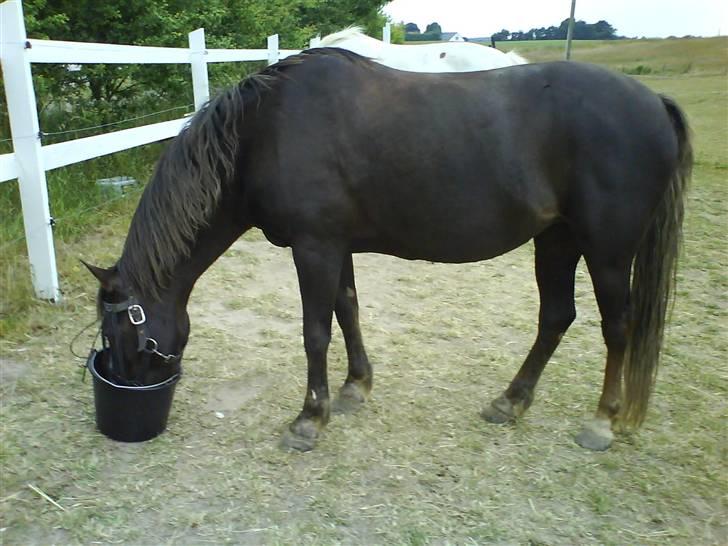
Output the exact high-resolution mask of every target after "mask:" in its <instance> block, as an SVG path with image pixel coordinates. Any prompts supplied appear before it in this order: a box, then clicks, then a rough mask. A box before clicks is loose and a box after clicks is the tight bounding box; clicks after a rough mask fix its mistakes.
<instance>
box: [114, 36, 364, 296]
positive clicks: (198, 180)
mask: <svg viewBox="0 0 728 546" xmlns="http://www.w3.org/2000/svg"><path fill="white" fill-rule="evenodd" d="M321 55H338V56H341V57H345V58H347V59H349V60H351V61H363V60H364V59H363V58H362V57H360V56H358V55H356V54H355V53H352V52H349V51H345V50H341V49H328V48H320V49H312V50H308V51H305V52H303V53H300V54H298V55H293V56H291V57H287V58H286V59H284V60H282V61H280V62H278V63H276V64H274V65H271V66H269V67H267V68H266V69H264V70H262V71H261V72H258V73H256V74H253V75H251V76H249V77H247V78H246V79H244V80H243V81H241V82H240V83H239V84H237V85H235V86H233V87H231V88H229V89H226V90H225V91H223V92H222V93H220V94H219V95H218V96H217V97H215V98H213V99H212V100H210V101H209V102H208V103H207V104H206V105H205V106H203V107H202V108H201V109H200V111H198V112H197V113H196V114H195V116H194V117H193V118H192V120H191V122H190V123H189V124H188V125H187V126H186V127H185V128H183V129H182V131H181V132H180V133H179V135H177V137H175V138H174V140H173V141H172V142H171V144H170V145H169V146H168V148H167V149H166V150H165V151H164V153H163V154H162V156H161V158H160V159H159V161H158V162H157V165H156V168H155V172H154V174H153V176H152V179H151V182H150V183H149V185H148V186H147V187H146V188H145V190H144V194H143V195H142V198H141V200H140V201H139V205H138V207H137V210H136V212H135V213H134V217H133V218H132V221H131V225H130V227H129V233H128V234H127V238H126V242H125V244H124V251H123V252H122V255H121V258H120V259H119V262H118V268H119V271H120V272H121V274H122V276H123V278H125V279H126V280H127V281H128V282H129V284H130V287H129V288H130V289H131V290H132V292H133V293H134V294H135V295H137V296H148V297H152V298H154V299H159V297H160V295H161V290H162V289H163V288H164V287H165V286H166V285H167V284H168V282H169V278H170V275H171V273H172V271H173V268H174V267H175V265H176V264H177V263H178V261H179V260H180V258H182V257H186V256H189V254H190V251H191V250H192V245H193V243H194V241H195V238H196V234H197V232H198V230H199V229H200V228H202V227H204V226H206V225H207V224H208V222H209V220H210V217H211V215H212V213H213V212H214V211H215V209H216V207H217V205H218V202H219V199H220V195H221V193H222V190H223V188H224V186H225V184H227V183H229V182H230V181H231V180H233V178H234V174H235V172H234V171H235V162H236V157H237V152H238V142H239V138H240V126H241V122H242V120H243V114H244V111H245V107H246V105H249V104H253V105H254V104H256V103H258V104H259V102H260V100H261V99H262V98H264V96H265V95H266V94H267V93H268V92H269V91H270V90H271V89H273V88H274V87H275V86H276V84H277V82H279V81H280V80H282V79H283V78H284V77H285V72H286V70H287V69H288V68H289V67H291V66H294V65H298V64H302V63H305V62H306V60H307V59H308V58H311V57H315V56H321Z"/></svg>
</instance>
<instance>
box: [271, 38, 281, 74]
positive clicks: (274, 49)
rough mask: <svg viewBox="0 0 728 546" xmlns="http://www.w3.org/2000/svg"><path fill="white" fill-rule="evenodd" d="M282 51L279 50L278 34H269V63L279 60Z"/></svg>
mask: <svg viewBox="0 0 728 546" xmlns="http://www.w3.org/2000/svg"><path fill="white" fill-rule="evenodd" d="M279 58H280V51H279V50H278V34H273V35H272V36H268V65H269V66H270V65H272V64H275V63H277V62H278V59H279Z"/></svg>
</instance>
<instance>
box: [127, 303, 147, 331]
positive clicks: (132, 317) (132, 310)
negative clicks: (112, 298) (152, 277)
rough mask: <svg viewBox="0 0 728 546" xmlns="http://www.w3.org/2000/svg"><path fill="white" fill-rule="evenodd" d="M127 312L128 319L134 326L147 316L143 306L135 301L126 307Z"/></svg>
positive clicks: (143, 320)
mask: <svg viewBox="0 0 728 546" xmlns="http://www.w3.org/2000/svg"><path fill="white" fill-rule="evenodd" d="M127 313H128V314H129V321H130V322H131V323H132V324H133V325H134V326H139V325H140V324H144V323H145V322H146V321H147V316H146V315H145V314H144V308H143V307H142V306H141V305H139V304H136V303H135V304H133V305H130V306H129V308H128V309H127Z"/></svg>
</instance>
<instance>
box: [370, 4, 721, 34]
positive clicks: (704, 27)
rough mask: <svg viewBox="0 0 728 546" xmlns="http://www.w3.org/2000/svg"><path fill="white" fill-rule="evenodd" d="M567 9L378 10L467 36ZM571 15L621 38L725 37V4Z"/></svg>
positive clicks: (579, 9) (612, 8)
mask: <svg viewBox="0 0 728 546" xmlns="http://www.w3.org/2000/svg"><path fill="white" fill-rule="evenodd" d="M570 10H571V0H393V1H392V2H390V3H389V4H388V5H386V6H385V7H384V12H385V13H386V14H388V15H389V16H390V17H391V18H392V19H393V20H394V21H395V22H400V21H401V22H404V23H410V22H412V23H416V24H417V26H418V27H419V28H420V30H421V31H423V32H424V30H425V27H426V26H427V25H428V24H429V23H432V22H435V21H436V22H438V23H439V24H440V26H441V27H442V30H443V31H444V32H459V33H460V34H462V35H463V36H466V37H473V38H475V37H481V36H490V35H491V34H493V33H494V32H498V31H499V30H501V29H504V28H505V29H508V30H510V31H511V32H513V31H518V30H520V31H526V30H529V29H531V28H538V27H549V26H558V25H559V24H560V23H561V21H563V20H564V19H566V18H568V17H569V11H570ZM574 17H575V18H576V20H577V21H578V20H583V21H586V22H587V23H596V22H597V21H599V20H601V19H604V20H605V21H607V22H608V23H609V24H611V25H612V26H613V27H615V28H616V29H617V34H618V35H620V36H627V37H642V36H645V37H648V38H660V37H667V36H684V35H686V34H692V35H693V36H717V35H718V34H720V35H725V34H728V1H726V0H576V12H575V14H574Z"/></svg>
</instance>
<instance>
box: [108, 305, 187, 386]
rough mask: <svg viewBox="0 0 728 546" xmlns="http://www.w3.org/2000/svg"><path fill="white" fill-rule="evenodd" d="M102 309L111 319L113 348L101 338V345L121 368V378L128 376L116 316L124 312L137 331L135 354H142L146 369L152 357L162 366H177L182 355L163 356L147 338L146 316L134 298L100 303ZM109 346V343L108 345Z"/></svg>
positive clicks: (156, 346)
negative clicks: (108, 350)
mask: <svg viewBox="0 0 728 546" xmlns="http://www.w3.org/2000/svg"><path fill="white" fill-rule="evenodd" d="M101 303H102V305H103V308H104V314H105V315H108V316H109V317H110V318H111V332H112V335H113V336H114V345H115V348H114V347H107V342H108V340H107V339H106V338H103V336H102V338H103V339H102V343H103V345H104V348H105V349H106V348H110V349H111V354H112V357H113V359H112V360H113V361H115V362H116V363H117V365H118V366H120V367H121V369H120V370H119V372H120V373H121V375H122V377H127V376H128V370H127V369H126V361H125V360H124V358H123V356H122V354H121V352H120V347H121V328H120V327H119V321H118V318H117V315H118V314H119V313H124V312H126V313H127V315H128V316H129V322H131V323H132V324H133V325H134V327H135V328H136V331H137V340H138V341H137V352H139V353H143V354H144V356H145V358H144V360H145V361H146V362H145V364H146V366H147V368H148V367H149V363H150V362H149V360H150V358H151V356H152V355H155V356H157V357H159V358H160V359H161V360H162V363H163V364H177V363H178V362H180V361H181V360H182V353H179V354H176V355H175V354H164V353H162V352H160V351H159V344H158V343H157V340H156V339H154V338H153V337H149V336H148V335H147V333H146V330H145V325H146V323H147V316H146V314H145V313H144V308H143V307H142V306H141V305H139V304H138V303H137V302H136V300H135V299H134V296H129V299H127V300H126V301H122V302H120V303H108V302H105V301H102V302H101ZM109 345H110V343H109Z"/></svg>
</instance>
